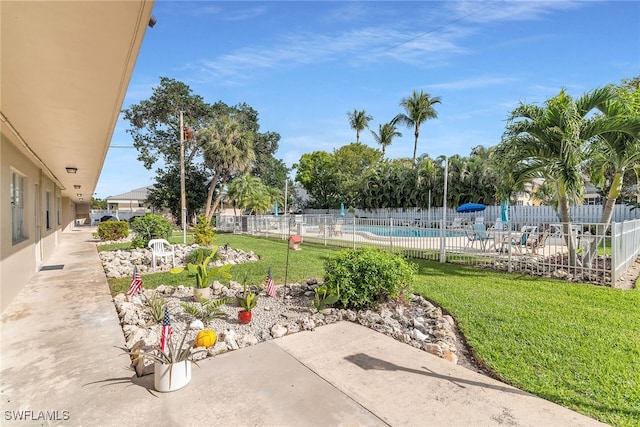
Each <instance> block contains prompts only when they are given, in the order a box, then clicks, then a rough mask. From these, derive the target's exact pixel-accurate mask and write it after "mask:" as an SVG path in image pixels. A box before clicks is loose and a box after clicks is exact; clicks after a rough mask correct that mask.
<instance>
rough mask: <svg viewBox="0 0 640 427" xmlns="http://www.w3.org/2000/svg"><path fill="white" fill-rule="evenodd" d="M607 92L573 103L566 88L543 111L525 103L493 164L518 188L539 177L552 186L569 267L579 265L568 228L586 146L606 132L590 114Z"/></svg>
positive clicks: (580, 185) (515, 114) (599, 91)
mask: <svg viewBox="0 0 640 427" xmlns="http://www.w3.org/2000/svg"><path fill="white" fill-rule="evenodd" d="M611 96H612V91H611V90H610V89H609V88H603V89H596V90H594V91H592V92H590V93H587V94H585V95H583V96H582V97H580V98H578V99H575V100H574V99H573V98H572V97H571V96H570V95H568V94H567V93H566V91H565V90H564V89H562V90H561V91H560V93H559V94H558V95H556V96H555V97H553V98H551V99H548V100H547V101H546V102H545V105H544V106H536V105H525V104H521V105H519V106H518V107H516V108H515V109H514V110H513V112H512V113H511V116H510V118H509V123H508V125H507V129H506V131H505V133H504V135H503V138H502V141H501V142H500V144H499V145H498V146H497V147H496V150H495V153H494V161H495V162H496V164H497V165H498V167H499V168H500V170H501V171H502V172H503V173H504V174H510V175H511V179H513V181H512V182H514V183H515V184H516V185H517V184H521V183H523V182H525V181H529V180H531V179H533V178H536V177H541V178H545V180H547V181H548V182H554V183H555V185H556V192H557V194H558V203H559V206H560V213H561V216H562V222H563V227H564V234H565V236H569V237H568V239H567V246H568V248H569V262H570V263H571V265H577V264H576V263H577V258H576V242H575V239H574V237H573V235H572V230H571V227H570V222H571V217H570V211H569V205H570V201H571V200H572V199H573V198H574V197H575V196H576V195H579V194H581V192H582V189H583V187H584V179H583V176H582V171H581V166H582V163H583V161H584V160H585V155H586V142H587V141H589V140H591V139H592V138H596V137H597V136H598V135H600V134H602V133H603V132H604V131H605V129H606V128H605V127H603V126H599V123H598V121H600V120H601V117H600V116H598V115H593V116H590V117H587V116H588V115H589V113H591V112H592V111H593V110H595V109H596V108H598V107H601V106H603V105H604V104H605V102H606V101H608V100H609V99H611Z"/></svg>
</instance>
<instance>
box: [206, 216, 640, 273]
mask: <svg viewBox="0 0 640 427" xmlns="http://www.w3.org/2000/svg"><path fill="white" fill-rule="evenodd" d="M485 212H486V211H485ZM485 212H481V213H485ZM435 216H436V215H435V213H434V218H426V219H425V218H420V217H414V218H411V217H399V218H394V217H391V218H382V217H378V218H357V217H355V216H353V215H351V214H347V215H346V216H340V215H339V214H338V215H326V214H323V215H309V214H304V215H287V216H272V215H263V216H260V215H258V216H255V215H251V216H236V217H234V216H218V217H217V219H216V228H217V230H218V231H222V232H225V231H226V232H234V233H246V234H252V235H261V236H267V237H275V238H280V239H288V238H289V236H291V235H295V234H297V235H300V236H302V238H303V241H304V242H312V243H317V244H322V245H330V246H337V247H345V248H358V247H362V246H377V247H380V248H384V249H388V250H389V251H390V252H395V253H402V254H405V255H406V256H410V257H414V258H421V259H429V260H433V261H441V262H451V263H460V264H465V265H472V266H476V267H482V268H491V269H497V270H505V271H510V272H520V273H524V274H532V275H542V276H550V277H555V278H561V279H566V280H572V281H577V282H590V283H597V284H601V285H606V286H612V283H615V281H616V280H617V279H618V278H620V277H621V275H622V274H623V273H624V272H625V271H626V269H627V268H628V267H629V266H630V265H631V264H632V263H633V262H634V261H635V260H636V258H637V257H638V256H639V254H640V219H635V220H630V221H624V222H620V223H617V222H613V223H611V224H598V223H595V222H594V223H590V222H589V223H588V222H574V223H571V224H568V223H567V224H563V223H560V222H559V221H558V220H557V218H552V220H551V221H546V222H545V221H538V220H536V221H535V222H527V223H525V222H524V220H522V219H519V220H518V221H517V222H516V221H510V222H509V223H507V224H502V223H500V222H496V219H495V218H494V219H493V221H486V220H485V219H486V216H485V217H484V218H483V217H482V216H479V215H476V216H475V217H473V216H471V217H465V216H461V215H459V214H456V215H452V216H451V217H448V219H447V221H446V226H444V227H443V221H442V220H441V219H438V218H436V217H435ZM540 218H541V216H537V217H536V219H540Z"/></svg>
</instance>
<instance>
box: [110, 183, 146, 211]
mask: <svg viewBox="0 0 640 427" xmlns="http://www.w3.org/2000/svg"><path fill="white" fill-rule="evenodd" d="M152 188H153V185H149V186H147V187H142V188H137V189H135V190H131V191H128V192H126V193H122V194H118V195H116V196H109V197H107V199H106V200H107V209H108V210H110V211H139V210H143V211H145V210H147V209H148V208H149V205H148V204H147V203H146V200H147V197H148V196H149V191H150V190H151V189H152Z"/></svg>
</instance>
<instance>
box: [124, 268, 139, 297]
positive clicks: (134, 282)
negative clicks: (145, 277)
mask: <svg viewBox="0 0 640 427" xmlns="http://www.w3.org/2000/svg"><path fill="white" fill-rule="evenodd" d="M141 290H142V277H141V276H140V271H138V266H137V265H136V266H134V267H133V277H132V278H131V285H130V286H129V292H127V296H128V297H132V296H134V295H135V294H137V293H138V292H140V291H141Z"/></svg>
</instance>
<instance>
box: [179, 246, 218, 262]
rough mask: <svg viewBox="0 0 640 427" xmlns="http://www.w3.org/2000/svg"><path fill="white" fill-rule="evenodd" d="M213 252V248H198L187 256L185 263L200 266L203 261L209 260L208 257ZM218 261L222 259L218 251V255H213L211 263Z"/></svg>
mask: <svg viewBox="0 0 640 427" xmlns="http://www.w3.org/2000/svg"><path fill="white" fill-rule="evenodd" d="M212 252H213V249H211V248H196V249H194V250H192V251H191V252H189V253H188V254H187V256H186V257H185V261H186V263H187V264H189V263H191V264H199V263H201V262H202V260H203V259H207V257H209V255H211V253H212ZM217 259H220V255H218V251H216V253H215V254H214V255H213V257H212V258H211V261H215V260H217Z"/></svg>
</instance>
